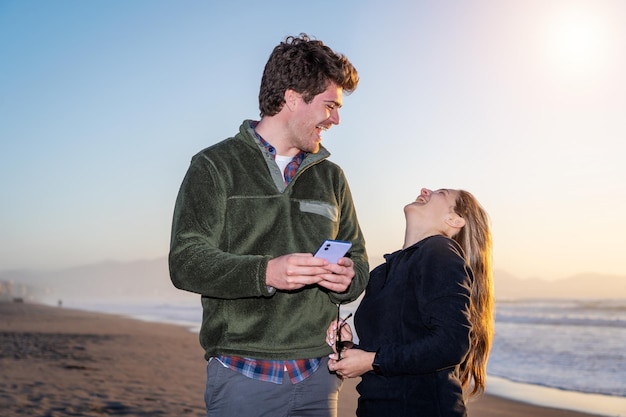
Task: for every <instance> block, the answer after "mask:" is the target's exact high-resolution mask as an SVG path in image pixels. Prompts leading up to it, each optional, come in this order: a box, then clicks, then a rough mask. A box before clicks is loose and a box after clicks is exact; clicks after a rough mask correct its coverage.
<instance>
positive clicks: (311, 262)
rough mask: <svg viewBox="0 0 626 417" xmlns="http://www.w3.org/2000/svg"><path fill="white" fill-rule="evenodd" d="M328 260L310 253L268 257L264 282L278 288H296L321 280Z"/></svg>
mask: <svg viewBox="0 0 626 417" xmlns="http://www.w3.org/2000/svg"><path fill="white" fill-rule="evenodd" d="M328 265H329V264H328V261H325V260H324V259H319V258H314V257H313V255H312V254H310V253H290V254H288V255H283V256H279V257H278V258H274V259H270V261H269V262H268V263H267V271H266V274H265V283H266V284H267V285H269V286H271V287H274V288H276V289H279V290H297V289H300V288H302V287H304V286H306V285H315V284H318V283H319V282H320V281H322V280H323V278H322V277H321V275H322V274H324V273H326V272H327V269H326V268H328Z"/></svg>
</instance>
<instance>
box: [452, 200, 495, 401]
mask: <svg viewBox="0 0 626 417" xmlns="http://www.w3.org/2000/svg"><path fill="white" fill-rule="evenodd" d="M454 211H455V212H456V213H457V214H458V215H459V216H461V217H463V219H465V226H464V227H463V228H461V231H460V232H459V233H457V234H456V236H454V237H453V239H454V240H455V241H456V242H457V243H458V244H459V245H461V247H462V248H463V250H464V251H465V259H466V262H467V264H468V265H469V266H470V267H471V268H472V271H473V273H474V283H473V285H472V289H471V295H470V322H471V324H472V330H471V332H470V350H469V353H468V355H467V357H466V358H465V360H464V361H463V363H462V364H461V367H460V373H461V375H460V376H461V383H462V384H463V387H464V388H466V387H468V384H470V383H471V389H469V396H470V397H471V396H473V395H476V394H481V393H483V392H484V390H485V384H486V376H487V359H488V358H489V351H490V350H491V342H492V339H493V333H494V299H493V297H494V295H493V292H494V288H493V271H492V266H491V262H492V253H491V251H492V238H491V227H490V222H489V216H488V215H487V212H486V211H485V209H483V208H482V206H481V205H480V204H479V203H478V200H476V198H475V197H474V196H473V195H472V194H470V193H468V192H467V191H463V190H458V197H457V199H456V207H455V208H454Z"/></svg>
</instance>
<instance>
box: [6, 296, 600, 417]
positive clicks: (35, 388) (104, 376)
mask: <svg viewBox="0 0 626 417" xmlns="http://www.w3.org/2000/svg"><path fill="white" fill-rule="evenodd" d="M197 339H198V338H197V335H196V334H194V333H192V332H190V331H188V330H187V329H185V328H183V327H180V326H175V325H169V324H159V323H150V322H144V321H139V320H133V319H128V318H124V317H120V316H116V315H109V314H101V313H92V312H85V311H80V310H72V309H67V308H62V307H50V306H45V305H38V304H29V303H12V302H5V303H0V370H1V371H0V410H2V411H1V414H2V416H6V417H13V416H33V417H34V416H37V417H42V416H46V417H48V416H49V417H58V416H104V415H124V416H172V417H175V416H198V417H200V416H204V415H205V413H204V403H203V391H204V377H205V374H204V370H205V361H204V358H203V352H202V349H201V348H200V345H199V343H198V340H197ZM357 383H358V379H350V380H346V381H345V383H344V386H343V388H342V391H341V393H340V396H339V417H352V416H354V415H355V410H356V401H357V393H356V390H355V386H356V384H357ZM469 415H470V417H527V416H530V415H532V416H533V417H584V416H591V415H590V414H585V413H578V412H573V411H567V410H559V409H553V408H544V407H538V406H534V405H529V404H525V403H521V402H516V401H510V400H507V399H504V398H500V397H496V396H492V395H485V396H483V397H481V398H479V399H478V400H474V401H472V402H471V403H470V405H469Z"/></svg>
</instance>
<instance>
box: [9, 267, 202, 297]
mask: <svg viewBox="0 0 626 417" xmlns="http://www.w3.org/2000/svg"><path fill="white" fill-rule="evenodd" d="M15 296H18V297H22V298H24V299H25V300H36V301H41V302H47V303H56V302H57V300H68V301H69V300H76V301H81V302H84V301H89V300H106V301H110V300H133V299H147V298H149V299H154V300H170V301H176V300H184V299H189V298H194V297H195V299H196V300H197V299H198V297H199V296H198V295H197V294H192V293H188V292H185V291H181V290H179V289H177V288H175V287H174V286H173V285H172V282H171V281H170V278H169V270H168V265H167V258H165V257H161V258H158V259H153V260H139V261H133V262H116V261H106V262H101V263H96V264H90V265H83V266H77V267H73V268H66V269H55V270H26V269H25V270H4V271H0V299H2V298H12V297H15Z"/></svg>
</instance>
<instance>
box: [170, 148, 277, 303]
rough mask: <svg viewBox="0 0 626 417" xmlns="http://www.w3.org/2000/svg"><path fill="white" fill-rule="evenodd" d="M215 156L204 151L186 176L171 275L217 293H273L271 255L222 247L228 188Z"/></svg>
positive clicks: (183, 284)
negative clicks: (268, 279)
mask: <svg viewBox="0 0 626 417" xmlns="http://www.w3.org/2000/svg"><path fill="white" fill-rule="evenodd" d="M216 171H217V169H216V167H215V166H214V165H213V164H212V162H211V161H210V160H209V159H208V158H206V157H205V156H203V155H202V154H199V155H197V156H195V157H194V158H193V159H192V162H191V165H190V167H189V169H188V171H187V174H186V175H185V178H184V179H183V182H182V184H181V187H180V190H179V193H178V197H177V199H176V205H175V208H174V216H173V222H172V234H171V242H170V252H169V269H170V278H171V280H172V283H173V284H174V286H175V287H177V288H179V289H182V290H186V291H190V292H194V293H198V294H202V295H206V296H209V297H214V298H223V299H235V298H243V297H254V296H270V295H271V292H270V291H269V289H268V288H267V286H266V285H265V271H266V268H267V262H268V261H269V259H270V257H269V256H265V255H237V254H233V253H227V252H224V251H222V250H220V249H219V237H220V235H221V233H222V230H223V228H224V220H225V211H226V192H225V190H224V186H223V185H222V183H221V182H220V181H219V180H218V178H219V175H217V172H216Z"/></svg>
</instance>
